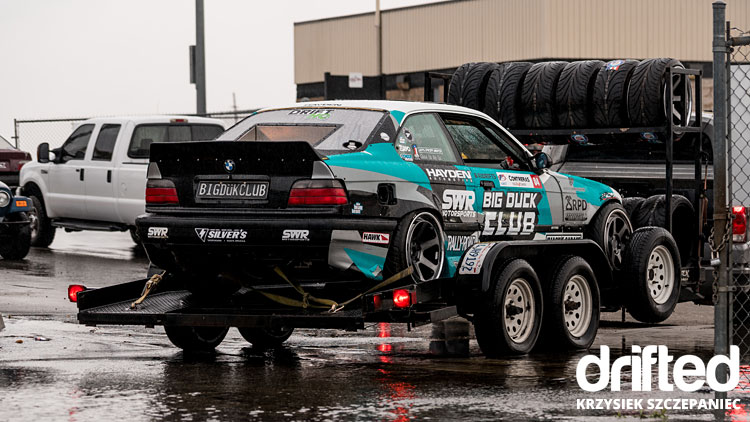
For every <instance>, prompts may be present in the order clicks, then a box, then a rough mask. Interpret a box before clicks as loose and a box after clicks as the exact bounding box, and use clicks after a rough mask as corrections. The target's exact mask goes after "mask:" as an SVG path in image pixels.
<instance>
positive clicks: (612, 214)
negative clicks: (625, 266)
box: [586, 202, 633, 270]
mask: <svg viewBox="0 0 750 422" xmlns="http://www.w3.org/2000/svg"><path fill="white" fill-rule="evenodd" d="M632 233H633V226H632V225H631V224H630V219H629V218H628V214H627V213H626V212H625V208H623V207H622V205H620V204H618V203H617V202H608V203H606V204H605V205H604V206H603V207H601V208H600V209H599V211H598V212H597V213H596V215H595V216H594V218H593V219H592V220H591V222H590V223H589V225H588V227H587V228H586V237H587V238H589V239H592V240H594V242H596V243H598V244H599V246H601V248H602V250H603V251H604V255H605V256H606V257H607V260H608V261H609V265H610V266H611V267H612V268H613V269H615V270H619V269H621V268H622V262H623V255H624V251H625V245H626V244H627V242H628V240H629V239H630V235H631V234H632Z"/></svg>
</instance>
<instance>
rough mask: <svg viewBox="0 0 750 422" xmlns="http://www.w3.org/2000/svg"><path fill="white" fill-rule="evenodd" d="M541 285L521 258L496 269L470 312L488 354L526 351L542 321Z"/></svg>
mask: <svg viewBox="0 0 750 422" xmlns="http://www.w3.org/2000/svg"><path fill="white" fill-rule="evenodd" d="M542 307H543V302H542V288H541V286H540V285H539V278H538V277H537V275H536V272H535V271H534V269H533V268H532V267H531V265H529V263H528V262H526V261H525V260H523V259H513V260H511V261H508V262H507V263H506V264H504V265H503V268H501V269H500V272H499V274H498V276H497V278H495V280H494V283H493V285H492V287H491V288H490V290H489V291H488V292H486V297H485V298H484V300H482V302H481V303H480V305H479V309H478V311H477V313H476V314H475V315H474V331H475V332H476V336H477V342H478V343H479V347H480V348H481V349H482V353H484V355H485V356H487V357H489V358H496V357H499V356H503V355H520V354H524V353H528V352H529V351H531V349H532V348H533V347H534V345H535V344H536V340H537V338H538V337H539V329H540V328H541V325H542Z"/></svg>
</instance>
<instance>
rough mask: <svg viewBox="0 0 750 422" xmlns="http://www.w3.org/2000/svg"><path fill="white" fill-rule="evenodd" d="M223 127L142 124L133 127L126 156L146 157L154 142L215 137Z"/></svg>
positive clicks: (204, 139) (202, 139)
mask: <svg viewBox="0 0 750 422" xmlns="http://www.w3.org/2000/svg"><path fill="white" fill-rule="evenodd" d="M222 132H224V128H222V127H221V126H218V125H186V124H180V125H175V124H158V123H157V124H143V125H138V126H136V127H135V130H134V131H133V137H132V138H131V139H130V146H128V157H130V158H148V154H149V152H150V151H151V144H152V143H154V142H193V141H207V140H211V139H214V138H216V137H217V136H218V135H219V134H220V133H222Z"/></svg>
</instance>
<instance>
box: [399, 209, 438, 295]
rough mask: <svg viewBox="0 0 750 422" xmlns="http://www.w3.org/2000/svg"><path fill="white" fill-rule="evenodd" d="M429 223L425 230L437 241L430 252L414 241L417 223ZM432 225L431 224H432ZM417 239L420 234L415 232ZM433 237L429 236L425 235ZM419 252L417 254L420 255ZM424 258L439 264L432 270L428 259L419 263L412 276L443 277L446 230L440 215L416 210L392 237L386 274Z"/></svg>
mask: <svg viewBox="0 0 750 422" xmlns="http://www.w3.org/2000/svg"><path fill="white" fill-rule="evenodd" d="M423 224H426V225H427V226H425V230H426V233H433V234H434V235H435V237H436V238H437V245H435V246H434V247H430V248H429V249H427V251H428V252H429V254H426V253H422V250H421V247H420V245H416V244H414V242H415V236H416V235H415V233H416V231H417V227H418V226H422V225H423ZM430 227H431V228H430ZM416 238H417V239H418V238H419V236H416ZM428 238H431V237H430V236H426V237H425V239H428ZM417 255H418V256H417ZM423 258H424V259H426V260H427V261H429V262H430V263H431V264H434V265H435V266H436V269H435V270H434V271H432V270H431V269H430V268H428V267H427V263H426V262H424V263H423V264H420V265H416V266H415V267H414V273H413V274H412V278H413V279H414V280H415V281H417V282H419V281H427V280H434V279H436V278H438V277H440V274H441V272H442V270H443V267H444V264H445V234H444V232H443V227H442V226H441V224H440V219H439V218H437V217H435V215H433V214H431V213H429V212H427V211H416V212H412V213H410V214H407V215H406V217H404V218H403V219H401V221H400V222H399V224H398V226H397V227H396V231H395V232H394V234H393V236H392V238H391V247H390V250H389V251H388V256H387V257H386V262H385V268H384V277H386V278H387V277H389V276H391V275H393V274H396V273H398V272H399V271H401V270H404V269H406V268H408V267H410V266H412V265H413V264H414V263H415V262H423Z"/></svg>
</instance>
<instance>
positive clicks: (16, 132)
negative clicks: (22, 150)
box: [13, 119, 19, 149]
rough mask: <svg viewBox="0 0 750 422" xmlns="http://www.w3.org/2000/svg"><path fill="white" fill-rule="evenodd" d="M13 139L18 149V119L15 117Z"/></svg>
mask: <svg viewBox="0 0 750 422" xmlns="http://www.w3.org/2000/svg"><path fill="white" fill-rule="evenodd" d="M13 140H14V141H15V143H16V149H19V148H18V119H13Z"/></svg>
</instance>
